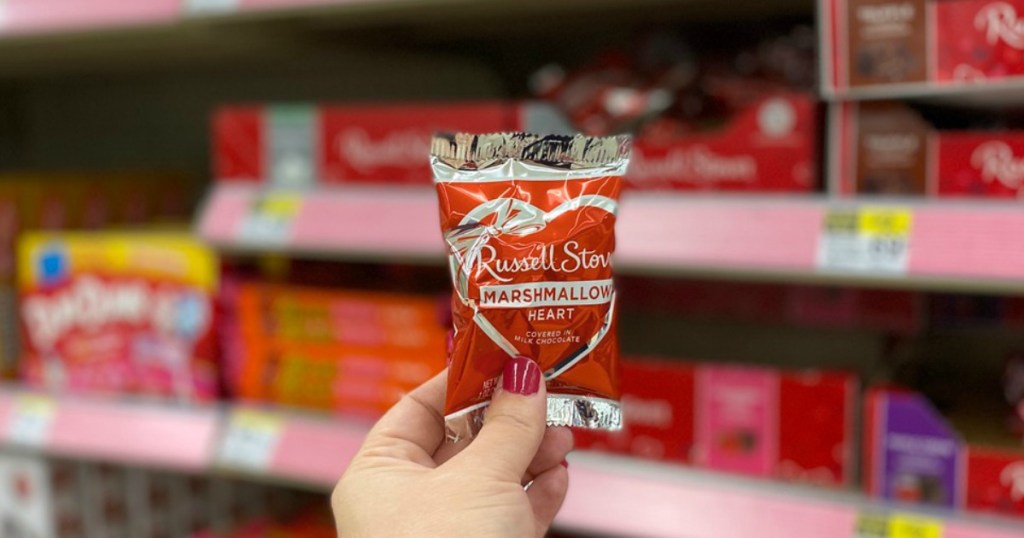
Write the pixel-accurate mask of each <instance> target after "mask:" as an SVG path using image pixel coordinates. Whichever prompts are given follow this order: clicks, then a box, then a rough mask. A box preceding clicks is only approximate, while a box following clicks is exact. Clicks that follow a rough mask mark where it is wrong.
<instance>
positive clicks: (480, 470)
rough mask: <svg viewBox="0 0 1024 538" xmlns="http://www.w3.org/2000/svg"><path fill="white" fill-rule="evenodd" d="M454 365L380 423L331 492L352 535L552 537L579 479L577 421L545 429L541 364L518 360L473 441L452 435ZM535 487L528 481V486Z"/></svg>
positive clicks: (346, 534) (342, 527)
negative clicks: (572, 483)
mask: <svg viewBox="0 0 1024 538" xmlns="http://www.w3.org/2000/svg"><path fill="white" fill-rule="evenodd" d="M446 379H447V371H445V372H442V373H441V374H439V375H438V376H436V377H434V378H433V379H431V380H430V381H428V382H426V383H424V384H423V385H422V386H420V387H419V388H417V389H416V390H415V391H413V392H411V393H410V394H409V395H407V396H406V397H405V398H403V399H402V401H400V402H398V404H396V405H395V406H394V407H392V408H391V410H390V411H388V413H387V414H386V415H384V417H383V418H381V419H380V421H379V422H378V423H377V424H376V426H374V428H373V429H372V430H370V433H369V435H368V436H367V438H366V441H365V442H364V443H363V446H362V448H361V449H360V450H359V453H358V454H356V456H355V458H353V459H352V462H351V463H350V464H349V467H348V470H347V471H345V474H344V476H342V477H341V480H340V481H339V482H338V485H337V486H336V487H335V489H334V495H333V496H332V498H331V504H332V507H333V509H334V514H335V518H336V520H337V525H338V533H339V535H340V536H341V537H343V538H363V537H378V536H417V537H421V536H422V537H432V536H442V537H449V536H484V537H491V536H509V537H525V536H543V535H544V534H545V533H546V532H547V529H548V527H549V526H550V525H551V521H552V520H553V519H554V517H555V514H556V513H558V509H559V508H561V506H562V501H563V500H564V499H565V493H566V490H567V488H568V486H569V474H568V469H567V468H568V465H567V464H566V463H565V456H566V455H567V454H568V453H569V451H570V450H572V433H571V432H570V431H569V430H568V428H548V427H546V426H545V419H546V413H547V394H546V391H545V387H544V383H543V376H542V374H541V371H540V369H539V368H538V367H537V364H536V363H535V362H533V361H532V360H530V359H527V358H525V357H517V358H514V359H510V360H509V361H508V362H507V363H506V364H505V369H504V373H503V375H502V377H501V379H500V381H499V383H498V386H499V387H500V388H498V389H497V390H496V391H495V393H494V397H493V399H492V400H491V404H490V406H489V408H488V409H487V412H486V414H485V418H484V425H483V428H482V429H481V431H480V433H479V434H478V435H477V437H476V439H474V440H473V441H472V443H468V444H467V443H466V442H465V441H463V442H461V443H457V444H452V443H448V442H445V431H444V414H443V409H444V395H445V388H446V385H447V383H446ZM526 484H529V487H528V488H525V489H524V486H525V485H526Z"/></svg>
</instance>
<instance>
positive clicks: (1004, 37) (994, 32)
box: [974, 2, 1024, 50]
mask: <svg viewBox="0 0 1024 538" xmlns="http://www.w3.org/2000/svg"><path fill="white" fill-rule="evenodd" d="M974 27H975V28H976V29H977V30H978V31H979V32H984V33H985V39H986V40H988V44H989V45H996V44H998V43H999V42H1000V41H1002V42H1003V43H1005V44H1006V45H1007V46H1010V47H1013V48H1015V49H1018V50H1024V19H1021V18H1018V17H1017V10H1016V9H1014V7H1013V6H1011V5H1010V4H1007V3H1006V2H995V3H993V4H988V5H987V6H985V7H983V8H981V9H980V10H978V14H977V15H975V16H974Z"/></svg>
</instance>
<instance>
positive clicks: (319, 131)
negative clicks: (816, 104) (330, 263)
mask: <svg viewBox="0 0 1024 538" xmlns="http://www.w3.org/2000/svg"><path fill="white" fill-rule="evenodd" d="M212 129H213V161H214V162H213V168H214V177H216V178H217V179H218V180H226V181H243V182H256V183H269V184H273V185H276V186H293V187H294V186H299V187H301V186H309V185H314V184H332V185H333V184H352V183H355V184H367V183H370V184H373V183H387V184H415V185H430V182H431V171H430V162H429V159H427V157H426V155H427V154H428V153H429V149H430V136H431V135H432V134H433V133H434V132H435V131H470V132H492V131H520V130H531V131H537V132H566V131H567V130H568V127H567V126H566V125H565V123H564V120H563V119H562V117H561V115H560V114H559V113H557V112H556V111H555V110H554V109H553V107H551V106H549V105H546V104H543V103H519V102H512V101H464V102H447V103H443V102H441V103H362V104H350V105H327V104H325V105H312V104H311V105H290V106H289V105H265V106H261V105H255V106H232V107H225V108H222V109H220V110H218V111H217V112H216V114H215V115H214V118H213V124H212Z"/></svg>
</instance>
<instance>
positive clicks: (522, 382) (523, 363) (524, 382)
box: [501, 356, 540, 396]
mask: <svg viewBox="0 0 1024 538" xmlns="http://www.w3.org/2000/svg"><path fill="white" fill-rule="evenodd" d="M501 388H503V389H505V390H507V391H508V392H512V393H515V394H522V395H523V396H529V395H530V394H534V393H536V392H537V391H538V390H539V389H540V367H539V366H537V363H535V362H533V361H532V360H530V359H529V358H527V357H522V356H520V357H516V358H514V359H509V361H508V362H506V363H505V373H504V376H503V377H502V381H501Z"/></svg>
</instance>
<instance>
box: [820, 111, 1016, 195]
mask: <svg viewBox="0 0 1024 538" xmlns="http://www.w3.org/2000/svg"><path fill="white" fill-rule="evenodd" d="M829 131H830V137H829V138H830V141H829V145H830V148H831V150H830V156H829V159H830V168H831V169H832V170H833V172H834V173H833V174H832V176H833V177H834V178H835V179H834V181H835V183H834V184H833V185H832V191H833V192H834V193H836V194H838V195H840V196H849V195H854V194H879V195H926V196H930V197H938V198H963V197H974V198H1010V199H1013V198H1017V197H1019V196H1021V192H1022V191H1021V187H1022V186H1024V129H1006V128H1003V129H993V130H981V129H977V130H967V129H942V128H940V127H936V126H935V125H934V124H933V123H932V122H931V121H929V120H927V119H925V117H924V116H922V114H921V113H920V112H918V111H917V110H915V109H913V108H911V107H909V106H908V105H906V104H904V103H900V102H890V101H880V102H864V103H855V102H847V103H838V104H834V105H832V108H831V110H830V113H829Z"/></svg>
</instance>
